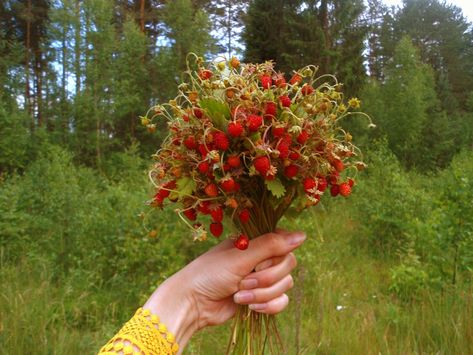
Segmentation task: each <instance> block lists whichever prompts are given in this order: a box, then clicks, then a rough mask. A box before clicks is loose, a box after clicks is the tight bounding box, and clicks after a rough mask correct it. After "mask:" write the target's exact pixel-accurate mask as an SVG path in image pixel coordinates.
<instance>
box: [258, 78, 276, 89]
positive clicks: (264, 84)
mask: <svg viewBox="0 0 473 355" xmlns="http://www.w3.org/2000/svg"><path fill="white" fill-rule="evenodd" d="M260 80H261V86H262V87H263V89H269V88H270V87H271V85H272V83H273V80H272V79H271V77H270V76H269V75H262V76H261V78H260Z"/></svg>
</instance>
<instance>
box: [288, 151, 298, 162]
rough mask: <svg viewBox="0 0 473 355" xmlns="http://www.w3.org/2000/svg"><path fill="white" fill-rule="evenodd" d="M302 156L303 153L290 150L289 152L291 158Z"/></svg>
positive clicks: (295, 158)
mask: <svg viewBox="0 0 473 355" xmlns="http://www.w3.org/2000/svg"><path fill="white" fill-rule="evenodd" d="M300 157H301V155H300V154H299V153H298V152H290V153H289V159H291V160H297V159H299V158H300Z"/></svg>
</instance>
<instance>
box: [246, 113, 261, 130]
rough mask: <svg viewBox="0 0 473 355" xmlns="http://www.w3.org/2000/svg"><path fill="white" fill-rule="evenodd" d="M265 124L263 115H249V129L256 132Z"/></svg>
mask: <svg viewBox="0 0 473 355" xmlns="http://www.w3.org/2000/svg"><path fill="white" fill-rule="evenodd" d="M262 125H263V117H261V116H258V115H249V116H248V129H249V130H250V131H251V132H256V131H257V130H258V129H259V128H260V127H261V126H262Z"/></svg>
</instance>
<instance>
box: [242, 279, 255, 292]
mask: <svg viewBox="0 0 473 355" xmlns="http://www.w3.org/2000/svg"><path fill="white" fill-rule="evenodd" d="M256 286H258V280H256V279H247V280H241V282H240V289H247V290H248V289H251V288H255V287H256Z"/></svg>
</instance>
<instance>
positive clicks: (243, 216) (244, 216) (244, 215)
mask: <svg viewBox="0 0 473 355" xmlns="http://www.w3.org/2000/svg"><path fill="white" fill-rule="evenodd" d="M238 218H239V219H240V222H241V223H247V222H248V221H249V220H250V211H248V210H247V209H246V208H245V209H244V210H241V212H240V214H239V215H238Z"/></svg>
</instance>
